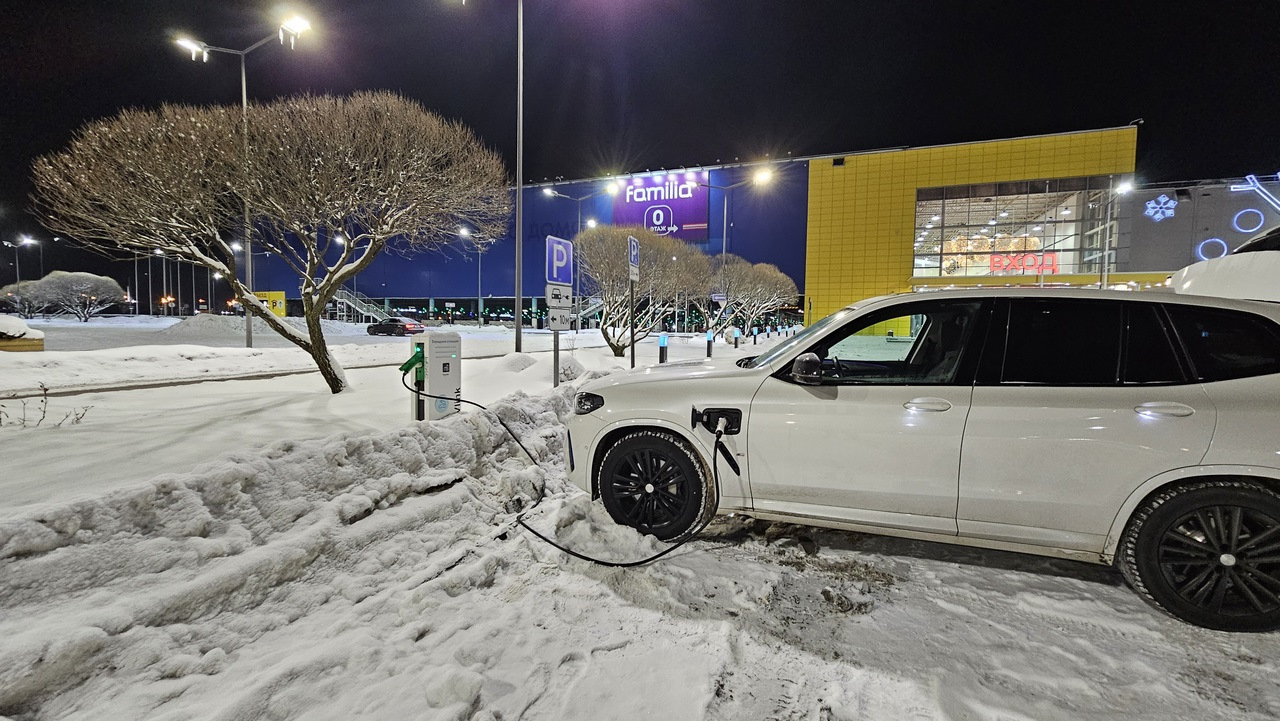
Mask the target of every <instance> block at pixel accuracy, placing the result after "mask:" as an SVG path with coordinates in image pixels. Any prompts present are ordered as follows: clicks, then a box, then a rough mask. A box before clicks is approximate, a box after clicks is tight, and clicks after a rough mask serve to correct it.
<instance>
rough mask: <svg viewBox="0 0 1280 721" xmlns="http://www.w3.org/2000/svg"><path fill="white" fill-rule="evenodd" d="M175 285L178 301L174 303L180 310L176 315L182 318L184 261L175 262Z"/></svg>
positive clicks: (175, 295) (175, 294)
mask: <svg viewBox="0 0 1280 721" xmlns="http://www.w3.org/2000/svg"><path fill="white" fill-rule="evenodd" d="M173 284H174V286H175V288H176V292H175V293H174V297H175V298H176V300H175V301H174V302H175V303H177V308H178V311H177V313H175V315H178V316H181V315H182V261H181V260H175V261H173Z"/></svg>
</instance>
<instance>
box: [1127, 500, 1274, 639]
mask: <svg viewBox="0 0 1280 721" xmlns="http://www.w3.org/2000/svg"><path fill="white" fill-rule="evenodd" d="M1116 563H1117V565H1118V566H1119V567H1120V571H1121V573H1122V574H1124V577H1125V579H1126V580H1127V581H1128V582H1129V584H1130V585H1131V586H1133V588H1134V589H1135V590H1136V591H1137V592H1138V594H1139V595H1140V596H1142V597H1143V599H1144V600H1146V601H1147V602H1148V603H1150V604H1151V605H1153V606H1155V607H1156V608H1158V609H1160V610H1162V611H1164V612H1166V613H1168V614H1170V615H1173V616H1175V617H1177V618H1180V619H1182V620H1184V621H1187V622H1189V623H1193V624H1196V625H1197V626H1204V627H1206V628H1212V629H1217V630H1220V631H1252V632H1260V631H1273V630H1276V629H1277V628H1280V493H1277V492H1276V491H1275V490H1272V489H1271V488H1269V487H1267V486H1266V485H1263V484H1261V483H1257V482H1255V481H1249V480H1244V479H1239V480H1235V479H1231V480H1225V479H1224V480H1214V481H1201V482H1198V483H1192V484H1188V485H1184V486H1178V487H1174V488H1170V489H1167V490H1163V491H1160V492H1158V493H1156V494H1155V495H1154V496H1152V497H1151V498H1149V499H1147V500H1146V501H1145V502H1143V504H1142V505H1141V506H1139V507H1138V509H1137V511H1136V512H1135V513H1134V516H1133V518H1132V519H1131V520H1130V521H1129V526H1128V528H1127V529H1126V530H1125V534H1124V536H1123V537H1122V538H1121V541H1120V549H1119V553H1118V554H1117V556H1116Z"/></svg>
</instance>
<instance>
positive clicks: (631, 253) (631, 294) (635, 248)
mask: <svg viewBox="0 0 1280 721" xmlns="http://www.w3.org/2000/svg"><path fill="white" fill-rule="evenodd" d="M627 265H628V273H629V277H630V282H631V287H630V288H629V289H628V291H627V299H628V301H627V303H628V305H629V306H630V307H631V311H630V313H629V314H628V320H629V322H630V324H631V367H632V368H635V367H636V281H637V280H640V241H638V240H636V239H635V238H633V237H631V236H629V235H628V236H627Z"/></svg>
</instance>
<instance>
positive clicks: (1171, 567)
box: [566, 288, 1280, 631]
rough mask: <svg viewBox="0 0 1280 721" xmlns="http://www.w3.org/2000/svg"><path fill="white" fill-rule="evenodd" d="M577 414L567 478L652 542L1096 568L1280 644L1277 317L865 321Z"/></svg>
mask: <svg viewBox="0 0 1280 721" xmlns="http://www.w3.org/2000/svg"><path fill="white" fill-rule="evenodd" d="M575 411H576V415H575V416H574V417H573V418H572V419H571V420H570V422H569V424H568V434H569V438H568V442H567V443H566V449H567V455H568V458H567V459H566V461H567V464H566V467H568V468H569V469H570V478H571V479H572V480H573V481H574V483H576V484H577V485H578V486H580V487H582V488H583V489H585V490H587V491H588V492H590V493H592V494H593V495H596V496H598V497H599V498H601V500H602V501H603V503H604V505H605V507H606V508H607V509H608V510H609V513H610V514H611V515H612V516H613V518H614V519H615V520H617V521H618V522H619V523H624V524H627V525H630V526H633V527H635V528H637V529H639V530H640V531H642V532H645V533H651V534H653V535H655V536H657V537H659V538H662V539H666V540H675V539H679V538H682V537H684V536H686V535H687V534H689V533H690V532H691V531H696V530H697V529H698V528H700V526H701V523H702V522H703V521H705V520H706V519H708V518H710V516H711V514H713V513H715V512H716V511H717V510H718V511H719V512H721V513H727V512H731V511H733V512H739V513H745V514H749V515H752V516H755V517H758V518H765V519H772V520H778V521H787V522H792V523H803V524H810V525H815V526H827V527H832V528H843V529H850V530H856V531H866V532H873V533H883V534H888V535H895V536H905V537H908V538H919V539H926V540H931V541H945V542H950V543H962V544H967V545H973V546H984V547H988V548H999V549H1007V550H1015V551H1025V552H1029V553H1038V554H1044V555H1050V556H1060V557H1064V558H1074V559H1079V560H1086V561H1092V562H1096V563H1108V564H1109V563H1115V564H1116V565H1118V566H1119V568H1120V570H1121V571H1122V572H1123V574H1124V576H1125V578H1126V579H1128V581H1129V582H1130V584H1131V585H1132V586H1133V587H1134V588H1135V589H1136V590H1137V591H1138V592H1139V594H1141V595H1142V596H1143V598H1145V599H1146V600H1147V601H1149V602H1150V603H1152V604H1153V605H1155V606H1156V607H1157V608H1160V609H1162V610H1164V611H1166V612H1168V613H1170V614H1172V615H1174V616H1177V617H1178V618H1181V619H1184V620H1186V621H1189V622H1191V623H1195V624H1198V625H1202V626H1207V627H1209V628H1216V629H1223V630H1236V631H1263V630H1272V629H1275V628H1278V627H1280V305H1277V304H1273V303H1264V302H1256V301H1234V300H1226V299H1217V298H1197V297H1190V296H1179V295H1174V294H1170V293H1132V294H1129V293H1116V292H1106V291H1087V290H1025V289H1008V288H1004V289H976V290H964V291H946V292H938V293H931V294H925V295H922V294H907V295H896V296H887V297H880V298H872V299H869V300H866V301H862V302H860V303H857V304H854V305H851V306H849V307H848V308H845V309H843V310H841V311H839V312H837V313H835V314H833V315H831V316H829V317H827V318H825V319H823V320H821V321H819V322H817V323H815V324H814V325H812V326H810V327H809V328H807V329H806V330H805V331H804V332H802V333H800V334H799V335H797V336H795V337H793V338H790V339H788V340H787V341H786V342H784V343H781V344H779V345H777V346H775V347H774V348H772V349H770V350H769V351H768V352H767V353H765V354H763V355H760V356H756V357H755V358H752V359H746V360H745V362H744V361H739V363H738V364H737V366H735V365H733V364H713V363H712V362H711V361H707V362H705V363H703V362H694V363H673V364H668V365H663V366H657V367H652V368H646V369H641V370H636V371H632V372H629V373H623V374H617V375H613V376H609V377H606V378H601V379H599V380H596V381H593V382H591V383H589V384H587V385H585V386H583V387H582V388H581V389H580V392H579V393H578V395H577V397H576V399H575ZM721 419H723V420H724V423H723V424H721V423H720V421H721ZM721 425H723V427H725V429H726V435H725V437H724V444H725V446H726V449H727V453H723V454H721V455H720V456H719V457H716V455H715V453H714V447H715V436H714V433H713V432H714V430H715V429H716V428H717V426H721ZM726 457H727V458H728V459H730V460H732V461H733V462H732V463H730V462H728V461H726ZM713 464H714V465H713ZM733 465H737V466H738V467H739V469H740V473H734V472H733V471H732V470H730V468H731V467H732V466H733ZM713 470H714V471H717V475H718V476H719V478H720V486H719V489H717V487H716V484H715V483H714V482H713Z"/></svg>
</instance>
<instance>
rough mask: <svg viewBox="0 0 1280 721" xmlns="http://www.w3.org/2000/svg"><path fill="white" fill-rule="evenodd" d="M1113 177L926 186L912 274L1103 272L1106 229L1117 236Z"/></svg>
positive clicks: (920, 193) (919, 200) (919, 198)
mask: <svg viewBox="0 0 1280 721" xmlns="http://www.w3.org/2000/svg"><path fill="white" fill-rule="evenodd" d="M1114 182H1119V180H1118V179H1114V180H1113V179H1112V178H1110V177H1108V176H1105V175H1104V176H1093V177H1084V178H1058V179H1053V180H1031V181H1019V182H1007V183H984V184H979V185H956V186H949V187H943V188H920V189H918V190H917V191H916V223H915V225H916V227H915V241H914V242H915V264H914V271H913V275H914V276H916V277H937V278H942V279H946V278H954V277H964V276H992V277H1005V276H1011V275H1014V276H1052V275H1057V274H1071V273H1098V272H1099V271H1101V269H1102V266H1101V263H1102V252H1103V246H1104V242H1103V239H1104V237H1105V234H1108V233H1111V234H1112V236H1111V237H1112V238H1113V239H1114V232H1115V220H1114V213H1112V214H1111V215H1112V217H1111V223H1110V225H1109V224H1108V208H1107V205H1108V202H1109V199H1111V198H1113V197H1114V195H1113V193H1112V192H1111V188H1112V183H1114ZM1112 210H1113V211H1114V208H1113V209H1112ZM1110 265H1111V268H1112V269H1114V268H1115V256H1114V251H1113V252H1112V254H1111V258H1110Z"/></svg>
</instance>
